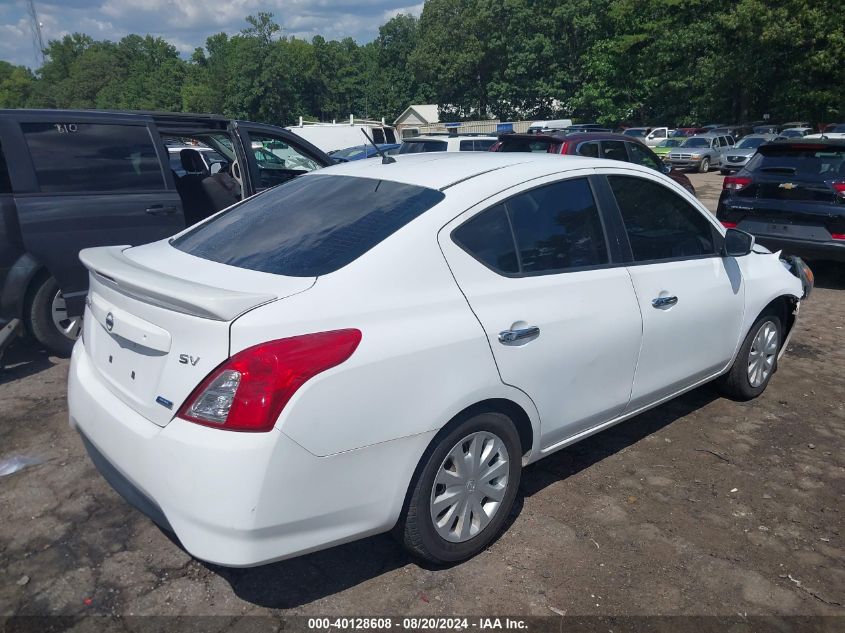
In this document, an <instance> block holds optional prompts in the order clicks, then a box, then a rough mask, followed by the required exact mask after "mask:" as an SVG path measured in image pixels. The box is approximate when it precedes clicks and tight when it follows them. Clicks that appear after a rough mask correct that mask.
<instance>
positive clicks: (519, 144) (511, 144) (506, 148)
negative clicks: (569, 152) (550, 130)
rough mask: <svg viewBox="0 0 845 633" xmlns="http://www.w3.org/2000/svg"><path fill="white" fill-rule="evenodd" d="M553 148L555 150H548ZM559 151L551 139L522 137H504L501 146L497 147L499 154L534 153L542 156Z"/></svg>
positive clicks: (557, 144)
mask: <svg viewBox="0 0 845 633" xmlns="http://www.w3.org/2000/svg"><path fill="white" fill-rule="evenodd" d="M551 147H554V148H556V149H550V148H551ZM559 149H560V143H557V142H555V141H552V140H551V139H533V138H524V137H510V138H508V137H505V138H503V139H502V145H501V146H500V147H499V150H498V151H500V152H535V153H539V154H544V153H547V152H556V151H557V150H559Z"/></svg>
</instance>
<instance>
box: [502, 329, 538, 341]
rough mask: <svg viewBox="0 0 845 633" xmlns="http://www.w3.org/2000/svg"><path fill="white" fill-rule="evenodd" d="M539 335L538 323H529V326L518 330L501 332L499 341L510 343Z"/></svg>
mask: <svg viewBox="0 0 845 633" xmlns="http://www.w3.org/2000/svg"><path fill="white" fill-rule="evenodd" d="M537 336H540V328H538V327H537V326H536V325H529V326H528V327H523V328H519V329H516V330H504V331H503V332H499V342H500V343H502V344H503V345H507V344H508V343H516V342H517V341H524V340H525V339H529V338H535V337H537Z"/></svg>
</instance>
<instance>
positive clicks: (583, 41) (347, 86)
mask: <svg viewBox="0 0 845 633" xmlns="http://www.w3.org/2000/svg"><path fill="white" fill-rule="evenodd" d="M44 54H45V60H46V61H45V63H44V64H43V66H41V68H38V69H36V70H35V71H32V70H30V69H29V68H26V67H24V66H14V65H12V64H9V63H8V62H3V61H0V107H6V108H17V107H42V108H107V109H132V110H166V111H190V112H214V113H220V114H225V115H227V116H231V117H237V118H242V119H249V120H254V121H262V122H267V123H273V124H291V123H294V122H295V121H296V120H297V119H298V117H300V116H303V117H304V118H305V119H311V120H330V119H335V118H336V119H344V118H346V117H348V116H349V114H355V115H356V116H365V117H369V118H380V117H385V118H386V119H387V120H388V121H391V120H393V119H394V118H395V117H396V116H397V115H398V114H399V113H401V112H402V110H404V109H405V107H407V106H408V105H410V104H412V103H437V104H439V106H440V109H441V120H458V119H476V118H485V117H488V116H494V117H497V118H500V119H502V120H514V119H550V118H558V117H566V118H574V119H576V120H579V121H598V122H599V123H603V124H606V125H616V124H619V123H625V122H636V123H642V124H651V123H655V124H657V123H665V124H669V125H675V124H677V125H681V124H696V123H698V124H702V123H705V122H709V121H720V122H725V123H736V122H743V121H750V120H755V119H759V118H761V116H762V115H763V114H764V113H768V114H769V115H770V116H771V118H772V120H775V121H784V120H808V121H812V122H814V123H817V122H825V123H827V122H833V121H841V120H843V119H845V63H843V60H845V11H843V10H842V4H841V0H428V1H427V2H426V3H425V6H424V8H423V10H422V14H421V15H420V17H419V18H417V17H414V16H411V15H398V16H396V17H394V18H392V19H391V20H389V21H388V22H386V23H385V24H383V25H382V26H381V27H379V33H378V36H377V37H376V38H375V40H374V41H372V42H368V43H365V44H359V43H357V42H355V41H354V40H353V39H351V38H345V39H342V40H340V41H336V40H326V39H325V38H323V37H321V36H316V37H313V38H312V39H311V40H310V41H308V40H305V39H300V38H296V37H290V36H286V35H285V34H284V30H283V28H282V26H281V25H280V24H279V23H277V22H276V21H275V19H274V16H273V15H272V14H270V13H259V14H257V15H253V16H248V17H247V18H246V27H245V28H244V29H243V30H242V31H241V32H240V33H238V34H236V35H227V34H225V33H218V34H216V35H212V36H210V37H209V38H208V39H207V40H206V42H205V46H204V47H202V48H197V49H196V50H195V51H194V53H193V54H192V55H191V57H190V58H189V59H183V58H182V57H180V55H179V54H178V52H177V50H176V48H175V47H174V46H173V45H171V44H170V43H168V42H167V41H166V40H164V39H162V38H160V37H153V36H150V35H147V36H141V35H129V36H127V37H124V38H123V39H121V40H120V41H118V42H112V41H106V40H95V39H93V38H92V37H90V36H88V35H85V34H81V33H75V34H73V35H67V36H65V37H63V38H62V39H60V40H52V41H50V42H49V43H48V45H47V47H46V49H45V51H44Z"/></svg>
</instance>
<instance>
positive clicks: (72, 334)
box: [26, 277, 82, 357]
mask: <svg viewBox="0 0 845 633" xmlns="http://www.w3.org/2000/svg"><path fill="white" fill-rule="evenodd" d="M63 305H64V298H63V297H62V293H61V290H60V289H59V284H58V283H56V280H55V279H53V278H52V277H47V278H46V279H44V280H42V281H41V282H39V284H38V286H36V288H35V289H34V291H33V293H32V295H31V299H30V300H29V302H28V304H27V311H26V322H27V327H28V328H29V331H30V333H31V334H32V336H33V337H35V340H37V341H38V342H39V343H41V345H43V346H44V347H46V348H47V350H48V351H50V352H52V353H53V354H55V355H57V356H62V357H68V356H70V353H71V351H72V350H73V344H74V343H75V342H76V338H77V336H78V335H79V326H80V325H81V322H82V319H81V318H79V319H78V320H77V321H74V320H73V319H68V320H66V321H61V322H60V323H57V320H58V319H59V318H60V317H61V312H60V310H61V307H62V306H63ZM54 310H57V312H55V314H56V315H57V316H56V319H54Z"/></svg>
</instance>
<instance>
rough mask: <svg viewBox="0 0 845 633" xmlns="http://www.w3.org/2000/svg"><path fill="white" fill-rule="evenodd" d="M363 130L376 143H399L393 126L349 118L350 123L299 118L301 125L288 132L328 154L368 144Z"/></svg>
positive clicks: (291, 127)
mask: <svg viewBox="0 0 845 633" xmlns="http://www.w3.org/2000/svg"><path fill="white" fill-rule="evenodd" d="M361 128H363V129H365V130H366V131H367V134H369V135H370V138H372V139H373V140H374V141H375V142H376V143H397V142H399V141H397V140H396V131H395V130H394V129H393V127H392V126H390V125H386V124H385V122H384V119H382V120H381V121H370V120H362V119H355V118H354V117H353V116H352V115H350V116H349V122H348V123H336V122H332V123H310V122H308V121H303V120H302V117H299V125H291V126H289V127H286V128H285V129H286V130H289V131H291V132H293V133H294V134H296V135H298V136H301V137H302V138H304V139H305V140H306V141H309V142H310V143H313V144H314V145H316V146H317V147H319V148H320V149H321V150H323V151H324V152H326V153H329V152H333V151H335V150H339V149H344V148H347V147H355V146H356V145H365V144H367V139H366V138H365V137H364V135H363V134H362V133H361Z"/></svg>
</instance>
